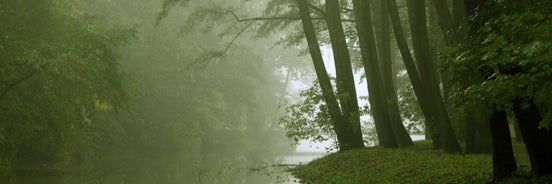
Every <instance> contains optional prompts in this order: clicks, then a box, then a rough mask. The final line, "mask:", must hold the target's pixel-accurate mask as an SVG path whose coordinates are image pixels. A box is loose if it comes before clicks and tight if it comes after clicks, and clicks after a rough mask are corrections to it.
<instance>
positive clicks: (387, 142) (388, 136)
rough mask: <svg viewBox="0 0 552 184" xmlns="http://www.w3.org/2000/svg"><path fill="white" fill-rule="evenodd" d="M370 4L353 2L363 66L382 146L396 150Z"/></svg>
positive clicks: (364, 0)
mask: <svg viewBox="0 0 552 184" xmlns="http://www.w3.org/2000/svg"><path fill="white" fill-rule="evenodd" d="M370 3H371V1H367V0H353V6H354V8H353V12H354V15H355V19H356V29H357V33H358V39H359V46H360V49H361V55H362V64H363V65H364V71H365V74H366V83H367V86H368V93H369V101H370V108H371V109H372V112H373V117H374V123H375V125H376V132H377V134H378V139H379V142H380V145H382V146H384V147H388V148H394V147H398V145H397V141H396V139H395V136H394V133H393V128H392V126H391V124H390V122H391V120H390V118H389V113H388V109H389V108H388V107H387V102H386V100H385V89H384V88H383V84H382V83H383V82H382V77H381V76H382V75H381V72H380V66H379V59H378V55H377V53H378V51H377V48H376V41H375V38H374V30H373V23H372V15H371V13H372V11H371V5H370Z"/></svg>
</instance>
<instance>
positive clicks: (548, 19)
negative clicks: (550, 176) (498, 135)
mask: <svg viewBox="0 0 552 184" xmlns="http://www.w3.org/2000/svg"><path fill="white" fill-rule="evenodd" d="M488 7H489V9H490V10H489V11H488V12H482V13H480V14H478V15H477V16H476V17H473V21H472V22H473V24H474V25H471V30H470V32H471V33H473V34H470V35H471V36H470V37H468V39H467V40H466V42H465V43H464V44H462V45H461V46H460V47H459V48H457V50H456V52H458V53H460V54H459V55H458V57H457V59H456V61H455V62H454V63H453V67H452V68H454V73H455V76H456V79H457V80H458V81H469V83H470V86H469V87H468V88H467V89H466V90H464V91H462V92H461V93H463V94H464V95H465V96H466V97H468V98H470V101H472V102H476V103H480V102H482V101H483V102H485V103H486V104H487V106H488V107H489V108H493V109H511V107H512V102H514V101H520V102H521V103H523V104H527V102H530V101H534V102H535V103H537V104H539V105H541V106H544V107H549V106H550V105H551V104H550V102H552V99H551V97H552V96H551V95H550V90H551V89H552V83H551V82H550V81H552V80H550V79H551V76H552V68H551V64H552V63H551V61H552V42H551V40H552V36H551V35H552V34H551V30H552V16H551V13H552V11H551V8H550V7H552V4H551V3H550V1H544V0H543V1H532V2H526V1H519V2H518V1H491V2H490V4H489V6H488ZM543 110H545V112H541V113H542V114H543V115H545V117H546V118H545V120H544V121H543V122H542V124H541V127H548V126H549V125H548V122H550V117H551V114H552V112H551V111H549V110H548V109H546V108H543Z"/></svg>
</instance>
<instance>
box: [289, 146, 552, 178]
mask: <svg viewBox="0 0 552 184" xmlns="http://www.w3.org/2000/svg"><path fill="white" fill-rule="evenodd" d="M514 152H515V154H516V160H517V163H518V168H519V169H518V170H519V171H518V173H516V177H515V178H512V179H509V180H506V181H504V182H503V183H552V180H550V178H540V179H534V178H531V177H529V170H530V166H529V158H528V156H527V152H526V151H525V147H524V145H523V144H518V143H516V144H514ZM294 175H296V177H297V178H299V179H301V181H302V182H303V183H316V184H318V183H321V184H324V183H332V184H334V183H335V184H358V183H486V182H489V181H492V156H491V155H490V154H445V153H444V152H443V151H441V150H435V149H433V148H432V145H431V142H427V141H418V142H416V145H415V146H412V147H406V148H399V149H385V148H380V147H374V148H366V149H361V150H351V151H344V152H340V153H333V154H330V155H327V156H325V157H323V158H320V159H317V160H314V161H312V162H310V163H309V164H306V165H302V166H299V167H297V168H296V169H295V170H294Z"/></svg>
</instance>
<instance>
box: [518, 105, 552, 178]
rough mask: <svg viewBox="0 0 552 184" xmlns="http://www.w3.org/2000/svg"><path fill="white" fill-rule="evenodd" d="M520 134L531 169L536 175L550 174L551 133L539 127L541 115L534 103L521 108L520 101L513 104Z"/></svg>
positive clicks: (551, 159)
mask: <svg viewBox="0 0 552 184" xmlns="http://www.w3.org/2000/svg"><path fill="white" fill-rule="evenodd" d="M514 114H515V116H516V119H517V122H518V125H519V129H520V131H521V135H522V136H523V140H524V142H525V147H527V153H528V154H529V159H530V161H531V170H532V172H533V174H534V175H536V176H537V177H540V176H545V175H549V174H552V133H551V132H550V131H548V130H546V129H539V122H540V121H542V117H541V115H540V113H539V109H538V108H537V106H536V105H535V103H531V104H529V107H528V108H523V107H522V104H521V101H518V102H516V103H515V105H514Z"/></svg>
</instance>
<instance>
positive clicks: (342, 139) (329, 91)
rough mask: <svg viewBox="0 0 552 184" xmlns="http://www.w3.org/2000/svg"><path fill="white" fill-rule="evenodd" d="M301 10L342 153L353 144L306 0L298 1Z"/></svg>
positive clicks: (316, 69)
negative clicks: (350, 141) (349, 137)
mask: <svg viewBox="0 0 552 184" xmlns="http://www.w3.org/2000/svg"><path fill="white" fill-rule="evenodd" d="M297 2H298V5H299V10H300V14H301V20H302V22H303V30H304V32H305V37H306V39H307V43H308V46H309V51H310V55H311V58H312V62H313V65H314V70H315V72H316V77H317V79H318V82H319V83H320V88H321V90H322V96H323V97H324V101H325V102H326V105H327V106H328V113H329V114H330V118H331V120H332V124H333V129H334V131H335V133H336V136H337V142H338V146H339V150H340V151H344V150H349V149H352V146H351V145H352V144H351V143H349V140H348V136H349V135H347V131H346V129H345V127H344V125H345V124H344V120H343V116H342V114H341V110H340V108H339V104H338V102H337V98H336V97H335V94H334V92H333V88H332V85H331V81H330V77H329V76H328V72H327V71H326V68H325V66H324V60H323V58H322V52H321V51H320V47H319V45H318V44H319V43H318V39H317V38H316V32H315V30H314V26H313V23H312V19H311V16H310V11H309V8H308V4H307V3H308V2H306V0H297Z"/></svg>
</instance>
